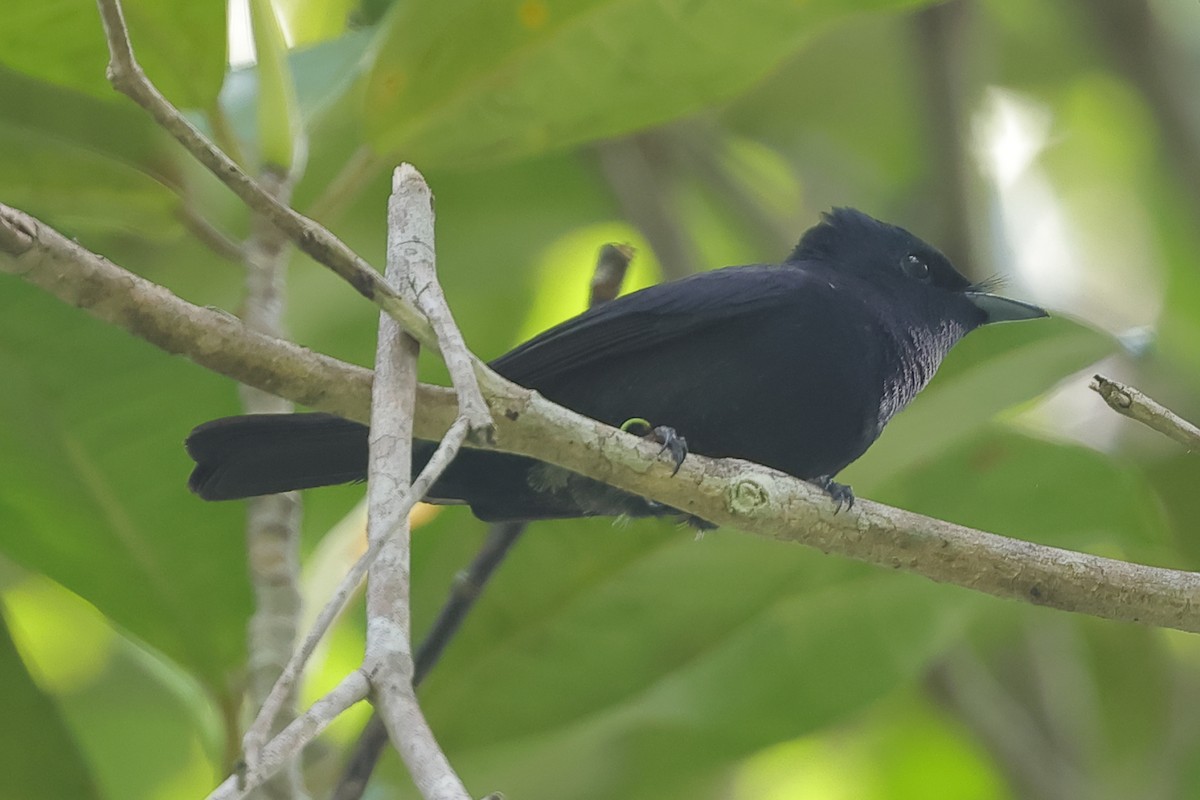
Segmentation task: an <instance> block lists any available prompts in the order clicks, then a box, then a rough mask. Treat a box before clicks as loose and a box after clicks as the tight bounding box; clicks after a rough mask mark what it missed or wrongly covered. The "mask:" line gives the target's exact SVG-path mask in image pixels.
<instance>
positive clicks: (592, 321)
mask: <svg viewBox="0 0 1200 800" xmlns="http://www.w3.org/2000/svg"><path fill="white" fill-rule="evenodd" d="M830 290H831V287H830V286H829V284H828V283H826V282H824V281H821V280H819V279H817V278H815V277H814V276H813V275H812V274H810V273H809V272H807V271H806V270H803V269H800V268H797V267H795V266H791V265H789V266H773V265H772V266H761V265H756V266H748V267H727V268H725V269H721V270H715V271H712V272H703V273H699V274H696V275H692V276H689V277H687V278H684V279H682V280H678V281H672V282H671V283H664V284H659V285H657V286H651V287H649V288H646V289H642V290H641V291H638V292H634V293H632V294H627V295H623V296H621V297H618V298H616V299H615V300H611V301H609V302H607V303H605V304H604V305H601V306H597V307H596V308H593V309H590V310H588V311H586V312H584V313H583V314H580V315H579V316H577V317H573V318H572V319H569V320H567V321H566V322H563V323H561V324H559V325H557V326H555V327H553V328H551V329H549V330H547V331H546V332H544V333H542V334H540V335H538V336H536V337H534V338H533V339H530V340H529V341H528V342H525V343H524V344H522V345H520V346H518V347H516V348H515V349H513V350H510V351H509V352H508V353H505V354H504V355H502V356H500V357H499V358H497V359H496V360H494V361H492V362H491V366H492V367H493V368H494V369H495V370H496V371H497V372H499V373H500V374H501V375H503V376H505V377H506V378H508V379H509V380H511V381H514V382H516V383H519V384H521V385H522V386H525V387H528V388H531V389H538V388H541V387H542V386H544V385H546V384H548V383H550V382H553V381H554V380H555V378H557V377H558V376H561V375H564V374H566V373H568V372H574V371H575V370H577V369H580V368H583V367H586V366H589V365H593V364H595V363H596V362H599V361H604V360H608V359H614V358H620V357H622V356H625V355H628V354H630V353H633V352H636V351H638V350H642V349H644V348H647V347H656V346H661V345H663V344H664V343H666V342H669V341H671V340H675V339H678V338H680V337H684V336H687V335H689V334H693V333H696V332H697V331H699V330H702V329H704V328H707V327H709V326H713V325H719V324H721V323H722V322H724V321H727V320H729V319H731V318H734V317H738V316H742V315H745V314H753V313H761V312H763V311H765V310H767V309H770V308H775V307H778V306H782V305H792V304H795V303H796V298H797V294H798V293H802V294H803V295H804V296H805V297H806V298H807V299H810V300H813V301H814V302H819V296H820V295H822V294H824V292H826V291H830Z"/></svg>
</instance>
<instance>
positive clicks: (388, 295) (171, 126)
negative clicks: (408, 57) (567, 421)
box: [96, 0, 492, 438]
mask: <svg viewBox="0 0 1200 800" xmlns="http://www.w3.org/2000/svg"><path fill="white" fill-rule="evenodd" d="M96 2H97V4H98V6H99V8H100V17H101V20H102V21H103V23H104V31H105V36H106V38H107V41H108V49H109V65H108V77H109V81H110V82H111V83H112V85H113V87H114V88H116V89H117V90H118V91H120V92H122V93H123V94H125V95H127V96H128V97H129V98H130V99H132V100H133V101H134V102H135V103H137V104H138V105H140V106H141V107H142V108H144V109H145V110H146V111H147V112H149V113H150V115H151V116H152V117H153V118H154V120H155V121H156V122H158V124H159V125H160V126H161V127H162V128H163V129H164V130H165V131H167V133H169V134H171V135H172V136H174V137H175V138H176V140H178V141H179V143H180V144H182V145H183V146H184V147H185V148H187V150H188V152H189V153H191V154H192V156H193V157H194V158H195V159H196V160H197V161H199V162H200V163H201V164H203V165H204V166H205V167H206V168H208V169H209V170H210V171H211V172H212V173H213V174H214V175H216V177H217V178H218V179H219V180H220V181H221V182H222V183H224V184H225V185H226V186H228V187H229V188H230V190H232V191H233V193H234V194H236V195H237V196H238V197H239V198H240V199H241V200H242V202H243V203H245V204H246V206H247V207H248V208H250V210H251V211H253V212H255V213H257V214H261V215H262V216H264V217H266V218H267V219H269V220H270V221H271V223H272V224H274V225H275V226H276V227H278V228H279V230H280V231H282V232H283V233H284V234H286V235H287V236H288V238H289V239H291V240H292V242H294V243H295V245H296V246H297V247H298V248H299V249H300V250H301V251H302V252H304V253H306V254H308V255H309V256H311V257H312V258H313V260H315V261H316V262H317V263H319V264H324V265H325V266H327V267H329V268H330V269H332V270H333V271H334V272H335V273H337V274H338V275H339V276H340V277H342V278H343V279H344V280H345V281H346V282H348V283H349V284H350V285H351V286H353V287H354V289H355V290H356V291H357V292H358V293H359V294H361V295H362V296H363V297H365V298H367V299H368V300H370V301H371V302H373V303H375V304H376V305H377V306H379V307H380V308H381V309H383V310H384V311H385V312H386V313H387V314H388V315H390V316H391V317H392V318H393V319H395V320H396V321H397V322H399V323H400V324H401V325H403V326H404V328H405V330H407V331H408V332H409V333H410V334H412V336H414V337H415V338H416V339H417V341H419V342H421V344H423V345H424V346H426V347H429V348H431V349H433V350H435V351H436V352H439V353H443V356H444V357H445V358H446V359H447V363H448V365H449V363H450V362H451V361H455V362H457V361H459V360H466V361H467V362H469V363H470V364H471V366H472V372H475V371H481V372H482V371H483V370H485V369H486V368H485V367H483V365H482V363H481V362H479V361H478V359H475V358H473V357H472V356H471V355H470V353H469V352H467V351H466V348H465V347H463V346H462V341H461V335H458V336H457V337H452V338H450V339H447V340H445V341H443V340H442V339H441V338H440V337H439V334H442V335H446V334H447V333H448V332H449V329H447V328H446V327H444V326H442V325H441V324H439V325H438V326H437V328H436V332H435V326H433V325H431V324H430V321H429V320H428V319H426V318H425V315H424V314H423V313H422V312H421V310H420V309H418V308H417V306H416V305H415V304H414V303H413V302H411V301H410V300H408V299H407V298H405V297H404V296H403V295H402V294H400V293H399V292H397V291H396V290H395V289H394V288H392V287H391V286H390V285H388V283H387V282H386V281H384V280H383V278H382V277H381V276H380V275H379V273H378V272H376V271H375V270H374V269H372V268H371V266H370V265H369V264H368V263H367V262H366V261H365V260H364V259H363V258H362V256H360V255H358V254H357V253H355V252H354V251H353V250H351V249H350V248H349V247H348V246H347V245H346V244H345V243H344V242H342V241H341V240H340V239H338V238H337V237H336V236H334V235H333V234H332V233H331V232H330V231H329V230H328V229H327V228H325V227H324V226H323V225H321V224H319V223H317V222H316V221H314V220H311V219H309V218H308V217H305V216H304V215H303V214H300V213H299V212H297V211H296V210H294V209H293V208H291V207H290V206H287V205H285V204H284V203H281V202H279V201H278V200H277V199H276V198H275V197H273V196H272V195H271V193H270V192H269V191H267V190H266V189H265V188H264V187H263V186H262V185H260V184H259V183H258V182H257V181H255V180H254V179H253V178H252V177H250V176H249V175H248V174H247V173H246V172H245V171H244V170H243V169H242V168H241V167H239V166H238V165H237V163H235V162H234V161H233V159H231V158H229V156H227V155H225V153H223V152H222V151H221V150H220V149H219V148H217V147H216V146H215V145H214V144H213V143H212V142H211V141H210V140H209V139H208V138H207V137H205V136H204V134H203V133H201V132H200V130H199V129H197V128H196V126H194V125H192V124H191V123H190V122H189V121H188V120H187V118H186V117H184V116H183V114H181V113H180V112H179V110H178V109H177V108H175V107H174V106H173V105H171V103H170V102H169V101H168V100H167V99H166V98H165V97H164V96H163V95H162V93H161V92H159V91H158V89H157V88H156V87H155V86H154V84H153V83H151V82H150V80H149V79H148V78H147V77H146V75H145V73H144V72H143V71H142V68H141V66H140V65H139V64H138V62H137V59H136V57H135V56H134V53H133V47H132V45H131V43H130V40H129V30H128V28H127V27H126V25H125V18H124V15H123V12H122V10H121V3H120V0H96ZM443 351H448V352H443ZM451 376H452V377H453V378H455V379H456V382H455V384H454V386H455V389H457V390H458V392H459V394H461V395H463V396H464V398H466V399H465V400H463V401H462V403H463V406H464V408H466V409H467V416H468V420H469V421H470V423H471V427H472V432H473V435H478V436H483V437H484V438H488V437H490V435H491V431H492V423H491V418H490V417H488V418H487V420H486V421H485V420H484V416H485V412H486V403H485V402H484V401H483V398H482V395H481V393H480V391H479V385H478V381H477V378H476V376H475V375H474V374H472V375H471V377H470V379H469V380H467V379H466V372H465V371H464V370H463V369H462V368H461V366H455V367H454V368H452V371H451Z"/></svg>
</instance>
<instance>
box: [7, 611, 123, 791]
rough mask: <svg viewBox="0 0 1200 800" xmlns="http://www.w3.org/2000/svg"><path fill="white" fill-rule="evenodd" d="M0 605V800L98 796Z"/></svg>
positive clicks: (69, 735)
mask: <svg viewBox="0 0 1200 800" xmlns="http://www.w3.org/2000/svg"><path fill="white" fill-rule="evenodd" d="M3 612H4V609H3V607H2V606H0V708H3V709H4V715H3V722H2V723H0V775H3V776H4V778H3V780H0V800H25V798H29V797H46V798H57V797H62V798H67V797H69V798H72V800H89V798H99V797H100V796H101V795H100V791H99V789H98V787H97V785H96V781H95V779H94V778H93V776H92V773H91V769H90V768H89V767H88V764H87V762H86V761H85V760H84V758H83V754H82V753H81V752H80V750H79V746H78V745H77V744H76V742H75V738H74V737H73V736H72V735H71V732H70V730H69V729H68V728H67V725H66V723H65V722H64V720H63V717H62V714H61V713H60V712H59V709H58V706H57V705H55V703H54V701H53V700H51V699H50V698H49V697H48V696H47V695H46V694H44V693H43V692H42V690H41V688H40V687H39V686H38V685H37V684H36V683H35V682H34V680H33V678H32V677H31V676H30V675H29V672H28V670H27V669H26V668H25V663H24V662H23V661H22V659H21V654H20V653H18V652H17V648H16V645H15V644H14V643H13V640H12V638H11V637H10V636H9V630H8V625H7V624H6V620H5V614H4V613H3Z"/></svg>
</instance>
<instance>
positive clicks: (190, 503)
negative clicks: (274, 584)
mask: <svg viewBox="0 0 1200 800" xmlns="http://www.w3.org/2000/svg"><path fill="white" fill-rule="evenodd" d="M0 343H3V344H2V349H0V373H2V374H3V375H4V376H5V377H4V380H5V390H4V391H3V392H0V416H2V417H3V419H5V421H6V422H5V425H3V426H0V452H3V453H4V454H5V457H4V458H3V459H0V552H3V553H4V554H5V555H6V556H8V557H9V558H11V559H12V560H14V561H15V562H17V563H18V564H20V565H22V566H24V567H26V568H28V569H30V570H33V571H36V572H40V573H42V574H44V575H46V576H48V577H50V578H52V579H54V580H55V581H57V582H58V583H60V584H62V585H63V586H65V587H67V588H68V589H70V590H71V591H73V592H75V593H76V594H78V595H80V596H81V597H84V598H86V599H87V600H88V601H89V602H90V603H92V604H93V605H95V606H96V607H97V608H99V609H100V610H101V611H102V612H103V613H104V614H105V615H106V616H108V617H109V618H110V619H112V620H113V621H114V622H115V623H116V624H118V625H120V626H122V627H123V628H125V629H126V630H128V631H130V632H131V633H133V634H134V635H135V636H137V637H138V638H140V639H141V640H142V641H144V642H147V643H148V644H150V645H151V646H152V647H154V648H156V649H158V650H160V651H161V652H163V653H165V654H167V655H168V656H169V657H171V658H173V659H174V660H175V661H177V662H178V663H180V664H183V665H185V666H186V667H187V668H188V669H189V670H191V671H192V672H193V673H194V674H195V675H196V676H197V677H198V678H199V679H200V680H201V681H202V682H203V683H204V684H205V685H206V686H207V687H209V688H210V689H211V690H212V691H214V692H215V693H220V692H221V691H222V690H223V689H224V688H225V687H226V686H227V684H228V683H229V682H230V680H231V676H232V675H233V674H234V673H235V671H236V670H237V669H239V667H240V665H241V663H242V660H243V659H244V648H245V645H244V641H243V639H244V636H243V631H244V624H245V620H246V617H247V616H248V613H249V608H250V597H249V589H248V588H247V586H246V578H245V566H244V555H243V541H242V540H243V537H242V534H241V527H242V524H243V523H242V519H241V518H242V509H241V508H240V507H237V506H229V507H221V506H204V505H201V504H200V502H199V501H198V500H196V499H195V498H191V497H189V496H188V493H187V489H186V484H185V482H186V478H187V473H188V470H189V462H188V459H187V456H186V455H185V454H184V452H183V448H182V441H183V438H184V436H185V435H186V434H187V431H188V430H189V428H190V427H191V426H192V425H194V424H195V423H197V422H199V421H201V419H198V418H197V417H196V415H195V413H194V412H191V411H189V410H188V409H189V408H190V406H191V404H193V403H196V402H204V400H203V399H202V398H207V403H208V404H209V405H210V406H211V407H217V406H218V405H219V404H220V397H221V396H222V395H223V394H224V393H225V392H226V391H228V390H227V388H226V386H225V383H224V381H221V380H218V379H217V378H215V377H213V376H209V375H206V374H205V373H203V372H202V371H200V370H197V369H195V368H194V367H192V366H191V365H189V364H188V363H186V362H184V361H182V360H178V359H170V358H167V357H165V356H163V355H161V354H155V353H154V351H152V350H151V349H150V348H149V347H148V346H147V345H145V344H144V343H141V342H137V341H135V340H133V339H132V338H130V337H129V336H128V335H127V334H125V333H124V332H121V331H118V330H116V329H114V328H111V327H108V326H106V325H104V324H102V323H99V322H96V321H95V320H92V319H90V318H88V317H87V316H85V315H83V314H81V313H80V312H78V311H77V310H75V309H71V308H68V307H66V306H63V305H61V304H60V303H58V302H57V301H55V300H53V299H51V298H49V297H46V296H45V295H42V294H41V293H39V292H37V291H36V290H35V289H33V288H32V287H30V286H28V285H25V284H22V283H20V282H19V281H15V280H11V279H10V280H6V281H5V285H4V290H3V292H0ZM148 356H149V357H150V358H149V359H148ZM201 510H203V511H204V513H199V512H200V511H201Z"/></svg>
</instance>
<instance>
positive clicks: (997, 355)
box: [842, 317, 1115, 496]
mask: <svg viewBox="0 0 1200 800" xmlns="http://www.w3.org/2000/svg"><path fill="white" fill-rule="evenodd" d="M1114 347H1115V344H1114V342H1113V340H1112V339H1111V338H1109V337H1108V336H1106V335H1105V334H1102V333H1100V332H1098V331H1095V330H1092V329H1090V328H1086V327H1084V326H1082V325H1080V324H1078V323H1076V322H1072V321H1071V320H1068V319H1064V318H1061V317H1059V318H1051V319H1044V320H1035V321H1032V322H1021V323H1012V324H1005V325H990V326H985V327H983V328H981V329H979V330H978V331H975V332H974V333H972V334H971V335H970V336H968V337H967V338H966V339H964V340H963V341H962V342H961V343H959V344H958V345H956V346H955V348H954V350H952V351H951V353H950V355H949V357H948V358H947V359H946V361H945V362H944V363H943V364H942V367H941V369H940V370H939V371H938V374H937V376H936V377H935V378H934V380H933V381H932V382H931V383H930V384H929V386H928V387H926V388H925V390H924V391H922V392H921V393H920V394H919V395H917V399H916V400H915V401H913V403H912V405H911V406H909V407H908V408H906V409H905V410H904V411H902V412H900V414H898V415H897V416H896V418H895V419H893V420H892V421H891V422H890V423H888V426H887V428H886V429H885V430H884V432H883V435H882V436H881V437H880V438H879V441H877V442H876V443H875V444H873V445H872V446H871V449H870V450H868V451H867V453H866V455H864V456H863V457H862V458H860V459H859V460H858V461H856V462H855V463H854V464H852V465H850V466H849V467H848V468H847V469H846V470H845V471H844V472H843V473H842V477H843V478H844V479H845V481H846V482H848V483H851V484H853V485H854V486H855V488H856V489H858V490H859V491H860V493H863V494H865V495H868V496H869V495H870V494H871V493H872V492H873V491H874V490H875V488H876V487H878V486H880V485H881V484H882V483H883V482H884V481H886V480H889V479H891V478H894V477H895V476H899V475H903V474H904V473H905V471H906V470H908V469H910V468H911V467H912V466H913V465H914V464H916V463H919V462H922V461H928V460H932V459H935V458H938V457H940V455H941V453H943V452H944V451H945V450H947V449H949V448H951V447H954V446H955V445H956V443H958V442H961V441H963V440H964V439H965V438H967V437H970V436H971V435H973V434H975V433H976V432H977V431H979V430H980V429H981V428H982V427H983V426H984V425H986V424H987V423H988V422H990V421H991V420H993V419H994V418H995V417H996V415H997V414H999V413H1001V412H1002V411H1005V410H1006V409H1009V408H1012V407H1013V406H1015V405H1018V404H1020V403H1025V402H1028V401H1030V400H1033V399H1034V398H1036V397H1038V396H1039V395H1041V394H1042V393H1044V392H1046V391H1048V390H1049V389H1051V388H1052V387H1053V386H1054V385H1055V384H1057V383H1058V382H1059V381H1061V380H1063V379H1064V378H1065V377H1067V376H1069V375H1071V374H1072V373H1074V372H1077V371H1078V370H1081V369H1083V368H1084V367H1087V366H1088V365H1090V364H1093V363H1095V362H1096V361H1099V360H1100V359H1101V358H1103V357H1104V356H1106V355H1108V354H1110V353H1111V352H1112V351H1113V349H1114Z"/></svg>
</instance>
